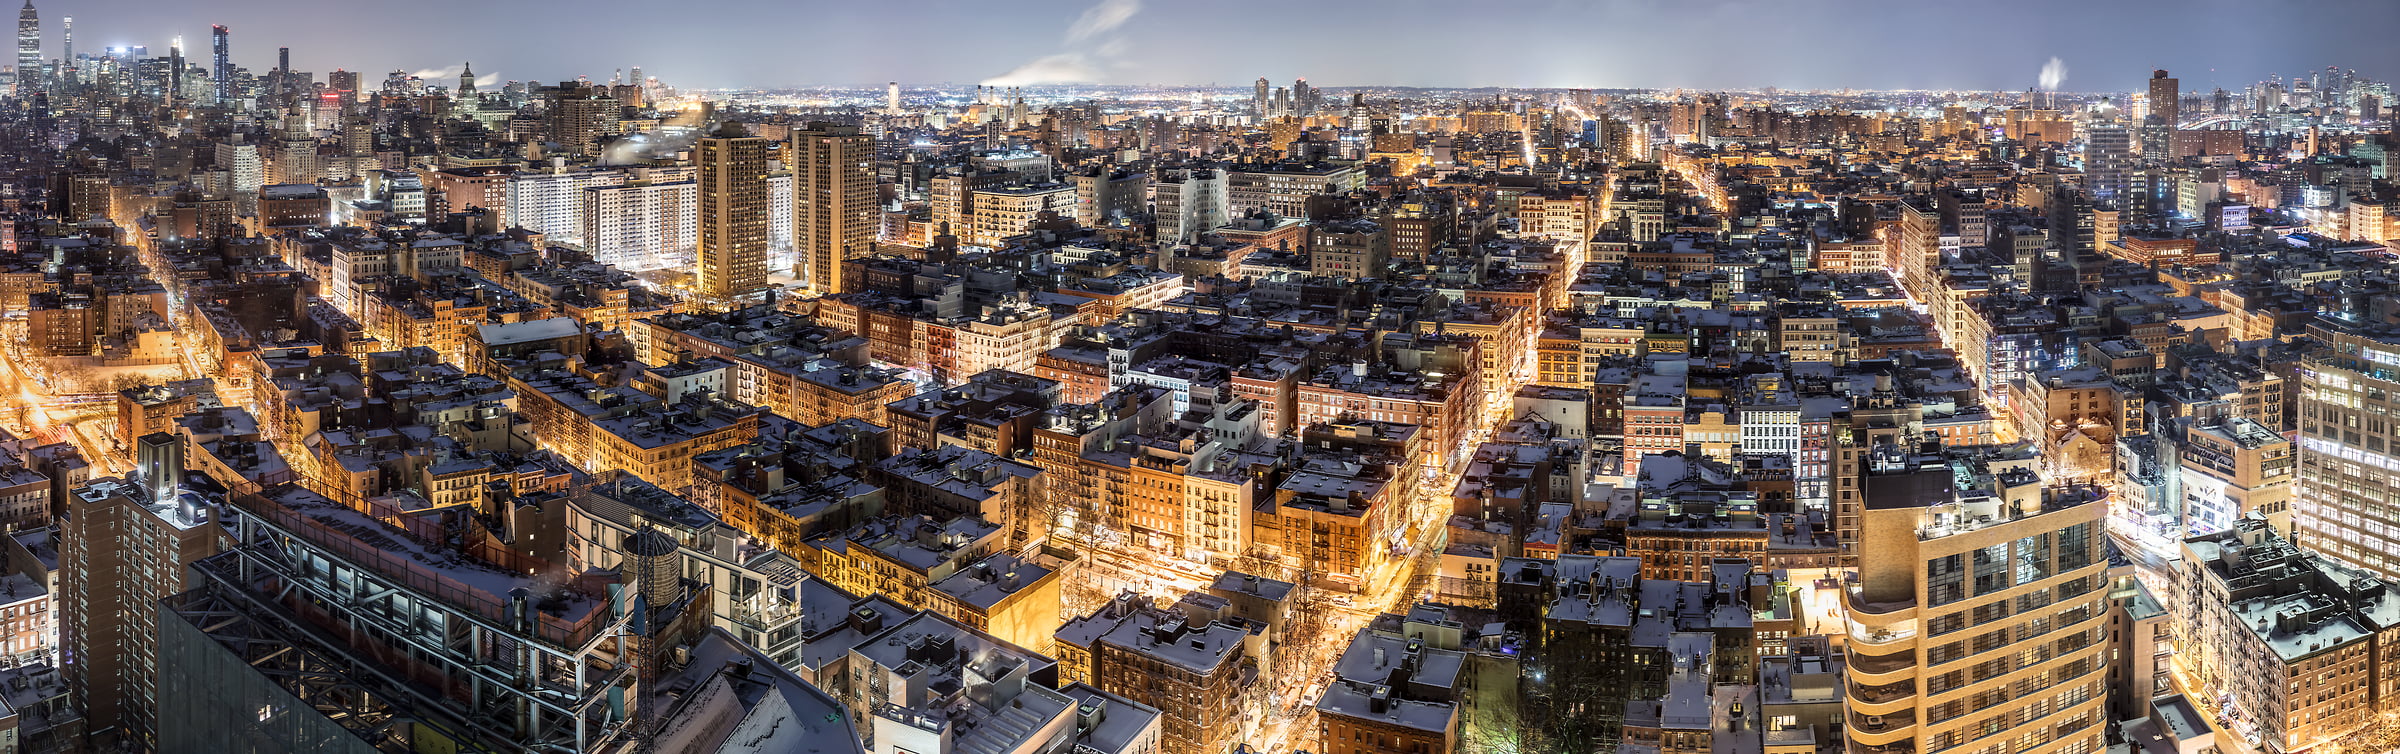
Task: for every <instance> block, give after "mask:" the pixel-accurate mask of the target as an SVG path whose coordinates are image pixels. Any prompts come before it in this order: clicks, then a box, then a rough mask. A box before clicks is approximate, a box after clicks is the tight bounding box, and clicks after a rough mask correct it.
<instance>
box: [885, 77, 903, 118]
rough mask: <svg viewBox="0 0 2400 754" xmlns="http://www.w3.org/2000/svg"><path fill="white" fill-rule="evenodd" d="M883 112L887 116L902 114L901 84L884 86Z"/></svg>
mask: <svg viewBox="0 0 2400 754" xmlns="http://www.w3.org/2000/svg"><path fill="white" fill-rule="evenodd" d="M883 112H884V113H885V114H887V115H899V114H900V82H898V81H894V82H892V83H889V84H885V85H884V87H883Z"/></svg>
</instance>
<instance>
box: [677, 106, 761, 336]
mask: <svg viewBox="0 0 2400 754" xmlns="http://www.w3.org/2000/svg"><path fill="white" fill-rule="evenodd" d="M774 159H775V148H774V146H773V145H772V144H770V143H768V141H767V140H766V139H761V138H759V137H756V136H751V135H750V134H749V132H747V131H744V130H743V129H742V126H741V124H739V123H734V122H731V121H728V122H726V123H725V124H724V126H722V127H721V128H719V129H718V130H717V132H716V133H714V134H711V135H709V136H708V138H704V139H701V140H700V144H699V148H698V149H697V150H696V151H694V152H693V157H692V164H693V166H694V167H695V168H697V169H698V171H699V173H700V292H701V294H702V295H706V296H711V297H715V298H721V299H722V298H732V297H735V296H743V295H747V294H751V293H755V292H758V291H760V290H762V289H764V288H766V287H767V215H768V213H767V173H769V172H772V170H773V167H772V166H771V165H770V164H769V163H771V162H773V161H774Z"/></svg>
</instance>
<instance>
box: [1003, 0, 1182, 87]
mask: <svg viewBox="0 0 2400 754" xmlns="http://www.w3.org/2000/svg"><path fill="white" fill-rule="evenodd" d="M1141 12H1142V0H1100V4H1098V5H1094V6H1092V7H1090V8H1085V9H1084V11H1083V15H1080V16H1077V17H1075V23H1073V24H1069V25H1068V26H1067V35H1066V43H1065V45H1064V46H1065V48H1066V49H1065V50H1063V51H1060V52H1057V53H1053V54H1050V55H1045V56H1042V57H1039V58H1035V59H1033V60H1032V61H1029V62H1026V63H1023V64H1020V65H1018V66H1017V67H1015V68H1012V69H1009V71H1008V72H1007V73H1003V74H1000V75H998V76H994V77H991V78H988V79H984V80H983V85H984V86H1035V85H1039V84H1088V83H1092V82H1095V81H1099V80H1100V79H1101V74H1102V73H1103V72H1104V71H1105V70H1106V69H1107V68H1109V67H1112V66H1113V64H1114V62H1115V61H1116V59H1117V58H1120V57H1123V56H1124V54H1125V51H1126V47H1127V46H1126V44H1125V39H1124V38H1123V37H1120V36H1117V35H1116V34H1114V32H1115V31H1116V30H1117V28H1118V27H1121V26H1124V25H1125V22H1127V21H1131V20H1133V17H1134V15H1135V14H1138V13H1141Z"/></svg>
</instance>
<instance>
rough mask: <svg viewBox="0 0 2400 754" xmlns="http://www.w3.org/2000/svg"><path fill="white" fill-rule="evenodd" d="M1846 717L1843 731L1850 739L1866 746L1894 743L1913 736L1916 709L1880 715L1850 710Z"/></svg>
mask: <svg viewBox="0 0 2400 754" xmlns="http://www.w3.org/2000/svg"><path fill="white" fill-rule="evenodd" d="M1848 718H1849V725H1847V726H1845V727H1844V729H1843V732H1844V733H1846V734H1848V735H1849V736H1850V740H1852V741H1855V742H1857V743H1860V744H1864V745H1868V746H1874V745H1877V744H1889V743H1894V742H1897V741H1899V740H1901V739H1905V738H1909V737H1911V736H1913V735H1914V734H1915V733H1916V730H1917V711H1916V710H1913V709H1911V710H1904V711H1900V712H1893V713H1890V714H1882V715H1874V714H1867V713H1863V712H1859V711H1856V710H1852V711H1851V712H1850V713H1849V714H1848Z"/></svg>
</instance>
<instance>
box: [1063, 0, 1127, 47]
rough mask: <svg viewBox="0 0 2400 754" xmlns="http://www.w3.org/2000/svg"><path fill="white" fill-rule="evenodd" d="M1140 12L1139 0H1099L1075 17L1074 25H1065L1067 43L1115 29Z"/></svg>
mask: <svg viewBox="0 0 2400 754" xmlns="http://www.w3.org/2000/svg"><path fill="white" fill-rule="evenodd" d="M1140 12H1142V2H1141V0H1100V4H1099V5H1094V6H1092V7H1091V8H1089V9H1086V10H1085V11H1084V12H1083V15H1082V16H1081V17H1079V18H1076V19H1075V25H1074V26H1069V27H1067V44H1068V45H1074V44H1077V43H1080V42H1082V41H1084V40H1087V39H1091V38H1092V37H1095V36H1099V35H1101V34H1106V33H1108V32H1111V31H1115V30H1116V28H1117V27H1119V26H1123V25H1125V22H1126V21H1130V20H1133V14H1136V13H1140Z"/></svg>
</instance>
